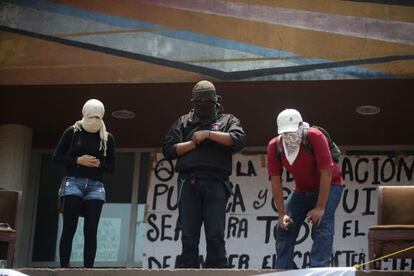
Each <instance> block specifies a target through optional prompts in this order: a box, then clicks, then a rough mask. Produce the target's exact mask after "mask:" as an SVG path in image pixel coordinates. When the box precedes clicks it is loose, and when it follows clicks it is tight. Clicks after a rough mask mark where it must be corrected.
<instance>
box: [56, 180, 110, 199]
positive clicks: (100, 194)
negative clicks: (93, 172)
mask: <svg viewBox="0 0 414 276" xmlns="http://www.w3.org/2000/svg"><path fill="white" fill-rule="evenodd" d="M69 195H74V196H79V197H81V198H83V199H84V200H90V199H98V200H103V201H105V200H106V194H105V187H104V184H103V183H102V182H100V181H98V180H93V179H89V178H85V177H72V176H70V177H64V178H63V179H62V183H61V184H60V188H59V196H60V197H62V196H69Z"/></svg>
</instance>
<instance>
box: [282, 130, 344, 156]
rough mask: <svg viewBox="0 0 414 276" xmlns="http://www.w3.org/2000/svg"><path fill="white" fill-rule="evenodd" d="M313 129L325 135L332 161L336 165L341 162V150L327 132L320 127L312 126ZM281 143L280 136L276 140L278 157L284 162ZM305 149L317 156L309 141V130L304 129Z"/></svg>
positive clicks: (303, 141) (303, 140)
mask: <svg viewBox="0 0 414 276" xmlns="http://www.w3.org/2000/svg"><path fill="white" fill-rule="evenodd" d="M312 128H316V129H318V130H319V131H320V132H322V134H323V135H325V137H326V140H327V141H328V146H329V151H330V152H331V157H332V160H333V161H334V162H335V163H338V162H339V157H340V156H341V150H340V149H339V147H338V146H337V145H336V144H335V142H334V141H333V140H332V138H331V135H330V134H329V133H328V131H326V130H325V129H324V128H322V127H319V126H312ZM279 141H280V135H279V136H277V138H276V146H275V149H276V156H277V158H278V159H279V160H282V153H283V147H282V148H279ZM302 143H303V147H304V148H305V150H306V151H307V152H308V153H309V154H311V155H312V156H315V152H314V151H313V148H312V145H311V143H310V142H309V140H308V129H307V128H305V129H303V139H302Z"/></svg>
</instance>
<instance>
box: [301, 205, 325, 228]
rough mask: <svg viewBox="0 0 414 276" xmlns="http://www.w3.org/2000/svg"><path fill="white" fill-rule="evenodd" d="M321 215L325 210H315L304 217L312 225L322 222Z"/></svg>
mask: <svg viewBox="0 0 414 276" xmlns="http://www.w3.org/2000/svg"><path fill="white" fill-rule="evenodd" d="M323 214H325V210H324V209H322V208H315V209H312V210H310V211H309V212H308V214H307V215H306V218H307V221H308V222H310V223H312V224H319V223H321V221H322V217H323Z"/></svg>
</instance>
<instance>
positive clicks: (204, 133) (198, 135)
mask: <svg viewBox="0 0 414 276" xmlns="http://www.w3.org/2000/svg"><path fill="white" fill-rule="evenodd" d="M209 136H210V130H199V131H196V132H194V133H193V136H192V137H191V140H192V141H193V142H194V144H196V145H197V146H198V145H200V143H201V142H203V141H204V140H206V139H208V137H209Z"/></svg>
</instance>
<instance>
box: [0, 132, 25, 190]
mask: <svg viewBox="0 0 414 276" xmlns="http://www.w3.org/2000/svg"><path fill="white" fill-rule="evenodd" d="M32 137H33V130H32V129H31V128H29V127H26V126H23V125H16V124H7V125H1V126H0V188H6V189H12V190H21V191H23V190H24V187H25V185H26V183H27V181H28V177H29V171H30V170H29V168H30V156H31V151H32Z"/></svg>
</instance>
